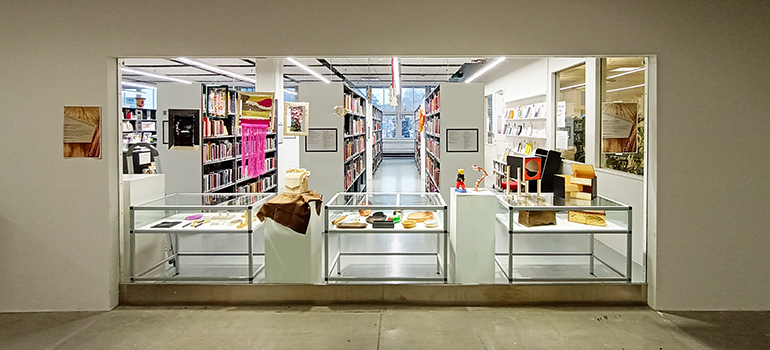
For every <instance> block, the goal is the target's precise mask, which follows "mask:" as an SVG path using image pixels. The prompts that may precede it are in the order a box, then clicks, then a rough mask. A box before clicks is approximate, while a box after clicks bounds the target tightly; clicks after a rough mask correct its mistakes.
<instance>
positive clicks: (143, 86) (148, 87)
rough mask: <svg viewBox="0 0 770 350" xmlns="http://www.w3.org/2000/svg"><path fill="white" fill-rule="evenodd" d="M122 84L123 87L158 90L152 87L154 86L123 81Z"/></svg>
mask: <svg viewBox="0 0 770 350" xmlns="http://www.w3.org/2000/svg"><path fill="white" fill-rule="evenodd" d="M120 83H121V84H122V85H125V86H131V87H138V88H142V89H157V87H155V86H152V85H147V84H142V83H134V82H131V81H121V82H120Z"/></svg>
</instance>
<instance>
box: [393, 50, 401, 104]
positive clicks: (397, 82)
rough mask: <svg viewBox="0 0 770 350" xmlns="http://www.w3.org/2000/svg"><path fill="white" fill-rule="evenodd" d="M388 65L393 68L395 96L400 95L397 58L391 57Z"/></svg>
mask: <svg viewBox="0 0 770 350" xmlns="http://www.w3.org/2000/svg"><path fill="white" fill-rule="evenodd" d="M390 65H391V66H392V67H393V90H394V91H395V92H396V95H401V72H399V66H400V64H398V57H393V60H392V61H390Z"/></svg>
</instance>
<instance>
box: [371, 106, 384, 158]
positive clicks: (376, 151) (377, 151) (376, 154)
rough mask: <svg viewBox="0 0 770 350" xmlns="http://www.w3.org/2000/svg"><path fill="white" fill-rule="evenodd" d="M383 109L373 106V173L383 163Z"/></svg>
mask: <svg viewBox="0 0 770 350" xmlns="http://www.w3.org/2000/svg"><path fill="white" fill-rule="evenodd" d="M382 140H383V137H382V111H381V110H380V109H379V108H377V107H374V106H372V173H374V172H375V171H377V168H378V167H379V166H380V163H382Z"/></svg>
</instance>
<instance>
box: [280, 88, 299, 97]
mask: <svg viewBox="0 0 770 350" xmlns="http://www.w3.org/2000/svg"><path fill="white" fill-rule="evenodd" d="M283 92H285V93H287V94H289V95H294V96H296V95H297V93H296V92H294V91H291V90H289V89H283Z"/></svg>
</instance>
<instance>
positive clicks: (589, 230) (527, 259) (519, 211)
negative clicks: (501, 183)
mask: <svg viewBox="0 0 770 350" xmlns="http://www.w3.org/2000/svg"><path fill="white" fill-rule="evenodd" d="M498 199H499V204H498V210H497V213H495V215H496V219H497V224H498V228H499V229H498V230H497V235H496V237H497V239H496V242H497V243H496V250H495V252H496V253H495V262H496V263H497V265H498V267H499V268H500V269H501V270H502V272H503V275H505V277H506V278H507V279H508V281H509V282H510V283H513V282H631V269H632V261H631V252H632V250H631V244H632V240H631V231H632V222H631V220H632V210H631V207H630V206H628V205H625V204H622V203H618V202H616V201H613V200H611V199H608V198H605V197H601V196H597V197H596V198H594V199H592V200H576V199H568V200H565V199H561V198H558V197H555V196H554V195H553V194H552V193H545V194H543V195H542V196H541V197H537V196H536V195H534V194H527V195H524V194H522V197H521V198H520V199H517V198H516V195H512V196H511V197H510V199H509V198H507V197H506V195H505V194H502V195H498Z"/></svg>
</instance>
